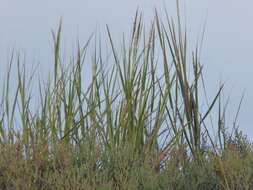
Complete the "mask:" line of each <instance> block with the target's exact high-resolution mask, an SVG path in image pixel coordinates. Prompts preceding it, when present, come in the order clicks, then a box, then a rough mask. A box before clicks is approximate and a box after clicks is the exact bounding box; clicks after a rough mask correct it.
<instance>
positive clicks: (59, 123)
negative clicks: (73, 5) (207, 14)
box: [0, 11, 253, 190]
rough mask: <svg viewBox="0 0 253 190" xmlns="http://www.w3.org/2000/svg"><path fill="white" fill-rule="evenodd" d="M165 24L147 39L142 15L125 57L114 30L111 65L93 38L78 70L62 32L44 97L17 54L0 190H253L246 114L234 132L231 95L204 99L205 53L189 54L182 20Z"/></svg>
mask: <svg viewBox="0 0 253 190" xmlns="http://www.w3.org/2000/svg"><path fill="white" fill-rule="evenodd" d="M178 12H179V11H178ZM166 18H167V19H165V21H163V20H162V19H160V17H159V15H158V14H157V13H156V14H155V16H154V20H153V21H152V23H151V25H150V28H149V30H144V26H143V21H142V18H141V15H140V14H139V13H138V12H137V13H136V16H135V19H134V23H133V27H132V31H131V35H130V38H129V39H128V38H124V39H123V41H122V43H120V44H121V45H120V46H119V47H118V43H117V45H115V42H114V39H113V36H112V35H111V33H110V30H109V28H108V27H107V36H108V38H107V39H106V41H107V40H108V41H107V42H108V43H109V44H107V45H109V46H110V54H109V55H108V56H109V57H110V58H108V59H107V57H108V56H107V57H103V56H102V55H103V52H106V51H108V49H107V50H104V49H102V48H101V46H96V47H91V46H90V43H91V42H92V40H93V38H91V39H90V40H89V41H88V42H87V44H85V45H84V46H81V45H80V44H79V43H78V44H77V46H78V48H77V51H76V54H75V56H74V57H73V59H71V60H72V61H71V63H66V62H64V61H63V60H64V59H63V58H62V57H61V51H60V50H61V31H62V29H61V24H60V25H59V28H58V30H57V31H56V32H54V33H53V40H54V54H53V56H54V62H53V65H54V70H53V76H51V77H50V79H49V80H48V81H47V82H42V81H38V82H37V84H38V88H30V87H29V85H30V82H31V80H35V79H34V78H30V77H29V76H27V75H26V73H25V70H23V66H22V64H21V61H20V60H21V59H20V57H19V56H18V55H15V54H13V56H12V59H11V62H10V66H9V69H8V72H7V77H6V82H5V85H4V88H3V89H2V96H1V104H0V189H3V190H5V189H6V190H12V189H13V190H19V189H22V190H29V189H45V190H50V189H52V190H57V189H73V190H75V189H87V190H89V189H90V190H91V189H94V190H95V189H97V190H102V189H105V190H107V189H119V190H124V189H129V190H134V189H143V190H151V189H154V190H157V189H166V190H187V189H189V190H198V189H199V190H208V189H210V190H216V189H217V190H222V189H226V190H249V189H253V146H252V144H251V143H250V142H249V141H248V140H247V138H246V137H245V136H244V135H242V133H241V132H240V131H239V129H238V127H237V125H238V124H237V117H238V113H239V109H240V105H239V106H238V107H239V108H238V110H235V113H237V114H235V115H236V117H235V120H234V122H233V124H234V125H233V126H228V125H227V123H228V122H227V121H226V120H225V118H226V117H225V116H226V103H225V104H223V102H224V101H223V100H222V95H221V94H222V91H223V85H221V86H218V87H217V92H216V94H215V95H214V96H213V97H212V98H211V99H209V98H206V97H209V96H207V95H206V94H208V93H207V91H206V89H208V86H206V85H205V83H204V76H203V66H202V65H201V63H200V55H199V52H200V47H201V43H200V44H197V45H196V48H195V49H193V50H191V49H189V47H188V45H187V44H188V39H187V32H186V29H185V28H184V27H182V21H181V20H180V16H179V15H178V17H177V19H171V18H170V17H169V16H168V15H167V14H166ZM90 48H92V49H94V54H93V55H92V57H93V59H92V60H93V61H92V75H91V76H92V77H91V79H88V78H87V75H86V74H85V72H86V71H85V70H83V67H84V65H85V64H86V63H87V61H89V60H87V59H86V57H87V52H89V51H88V50H89V49H90ZM88 56H89V57H90V55H88ZM16 68H17V69H16ZM13 70H14V71H15V76H14V74H13ZM11 78H16V79H17V81H16V87H15V85H13V84H12V83H11V82H10V81H11V80H10V79H11ZM84 81H86V83H87V81H90V83H89V85H86V83H85V82H84ZM37 89H38V90H37ZM34 94H37V96H35V95H34ZM32 101H35V102H36V104H35V105H37V107H36V109H34V103H31V102H32ZM228 128H230V129H233V130H227V129H228ZM229 131H230V132H229ZM231 131H232V132H231Z"/></svg>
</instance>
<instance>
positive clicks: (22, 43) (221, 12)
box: [0, 0, 253, 137]
mask: <svg viewBox="0 0 253 190" xmlns="http://www.w3.org/2000/svg"><path fill="white" fill-rule="evenodd" d="M182 2H183V7H184V15H185V16H186V18H187V26H188V28H189V29H190V32H191V33H190V37H191V39H194V38H197V37H198V36H199V33H200V31H201V28H202V27H203V25H204V22H205V20H206V21H207V26H206V35H205V43H204V49H203V54H202V63H203V64H204V65H205V72H206V75H207V82H206V83H207V86H208V89H209V90H208V92H210V94H212V93H213V94H214V93H215V89H217V86H218V84H219V80H220V79H222V80H223V81H225V82H226V85H227V87H226V92H227V93H228V94H229V95H231V101H232V102H231V104H232V105H236V104H237V103H238V102H239V99H240V96H241V94H242V93H243V91H245V95H246V96H245V100H244V104H243V108H242V111H241V115H240V118H239V119H240V124H241V127H242V129H243V130H244V131H245V132H247V133H248V134H249V136H251V137H253V130H252V127H251V115H252V109H251V108H252V107H253V101H252V98H253V87H252V82H253V62H252V60H253V22H252V19H253V11H252V9H253V1H252V0H182ZM164 6H165V7H166V9H167V11H168V13H169V14H171V15H173V14H174V13H175V0H163V1H162V0H125V1H124V0H0V56H1V57H0V61H1V65H0V73H1V74H2V73H3V72H4V68H5V67H6V65H7V62H6V59H7V57H8V55H10V50H11V48H13V47H15V48H16V49H19V50H21V51H22V52H25V53H26V55H27V57H30V59H35V60H40V62H41V72H47V71H48V68H49V65H50V60H51V57H50V55H51V51H52V43H51V42H52V40H51V39H52V38H51V29H52V28H55V27H56V26H57V24H58V22H59V18H60V17H62V18H63V32H64V33H63V39H64V43H65V45H66V46H65V48H64V50H65V51H66V52H67V51H72V50H71V47H73V45H74V42H75V39H76V37H77V35H78V36H79V38H80V39H81V41H83V42H85V40H86V39H88V37H89V35H90V34H91V33H92V32H93V31H94V30H95V29H97V30H99V31H100V32H101V33H104V32H105V24H108V25H109V26H110V28H111V31H112V33H113V34H114V36H115V38H120V37H121V35H122V32H123V31H125V32H126V31H129V28H130V26H131V25H130V24H131V23H132V19H133V16H134V13H135V10H136V9H137V7H139V8H140V10H141V11H142V12H143V15H144V19H145V21H146V22H147V23H148V22H149V21H150V20H151V17H152V15H153V10H154V7H157V8H158V10H162V9H164V8H165V7H164ZM161 15H162V12H161ZM231 108H234V109H235V107H233V106H231ZM231 113H234V112H231Z"/></svg>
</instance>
